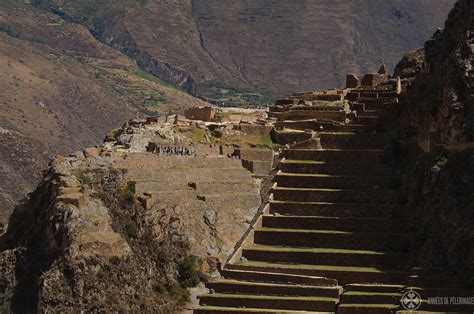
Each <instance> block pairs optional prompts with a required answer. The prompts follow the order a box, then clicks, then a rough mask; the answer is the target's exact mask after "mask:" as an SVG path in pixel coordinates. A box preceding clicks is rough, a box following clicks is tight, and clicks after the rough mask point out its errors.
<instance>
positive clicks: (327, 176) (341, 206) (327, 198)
mask: <svg viewBox="0 0 474 314" xmlns="http://www.w3.org/2000/svg"><path fill="white" fill-rule="evenodd" d="M374 93H379V92H377V91H375V92H374ZM372 94H373V93H372ZM372 94H371V93H370V92H364V93H363V96H364V97H367V98H364V99H362V98H361V97H360V95H359V96H358V98H357V99H356V100H357V104H359V105H357V106H358V107H357V110H358V112H357V113H358V114H357V120H356V121H354V122H353V124H349V125H339V126H337V128H336V130H332V131H325V132H323V133H320V134H319V135H320V139H321V146H322V148H323V149H322V150H316V149H308V148H306V149H302V148H299V149H295V148H293V149H291V148H290V149H287V150H286V151H284V152H283V153H282V157H283V158H282V160H281V162H280V164H279V171H278V173H277V174H276V176H275V183H274V186H273V189H272V195H271V197H270V200H269V203H268V205H267V207H266V209H265V211H264V213H263V215H262V216H261V217H260V218H259V219H258V220H257V222H256V224H255V225H254V226H253V229H252V230H251V232H250V233H249V234H248V236H247V238H246V240H245V241H244V242H243V244H242V246H241V247H240V248H239V249H238V250H237V252H236V253H235V254H234V256H233V257H232V259H230V261H229V262H228V263H226V264H225V265H224V266H223V270H222V273H221V274H222V279H220V280H218V281H216V282H211V283H209V284H208V285H207V287H208V288H209V289H210V293H209V294H207V295H203V296H200V297H199V301H200V306H199V307H198V308H196V309H195V310H194V312H195V313H289V312H290V313H299V312H305V313H350V314H353V313H355V314H357V313H376V314H378V313H395V312H396V311H398V310H400V309H401V307H400V298H401V296H402V293H403V292H404V291H406V290H407V286H408V285H409V283H410V280H409V278H411V277H410V275H411V273H410V269H408V268H407V266H408V264H409V262H408V260H409V257H408V253H409V238H408V235H409V232H408V231H409V230H408V227H407V221H406V219H405V217H404V216H403V214H402V210H401V209H402V206H403V196H402V195H401V192H400V183H399V179H398V178H397V173H396V169H394V167H393V166H392V163H391V160H390V159H391V158H390V155H389V154H388V153H387V151H389V150H388V149H387V148H388V146H389V143H390V140H389V138H388V136H387V135H386V134H384V133H376V132H373V130H374V126H375V125H376V123H377V121H376V120H377V117H378V114H379V113H380V111H381V109H382V108H383V107H384V106H388V105H392V104H393V102H394V101H396V99H395V100H394V99H393V98H387V97H382V98H379V99H377V98H374V97H370V96H371V95H372ZM372 96H373V95H372ZM377 97H378V95H377ZM367 99H368V101H366V100H367ZM362 101H365V102H362ZM311 124H312V125H313V126H315V127H318V123H317V122H315V121H304V120H299V119H298V120H290V121H281V122H280V125H284V126H285V127H286V128H289V127H295V129H293V130H292V129H288V130H286V132H292V131H295V133H296V132H298V131H300V130H299V129H300V128H301V129H307V127H308V126H309V125H311ZM420 289H421V288H420Z"/></svg>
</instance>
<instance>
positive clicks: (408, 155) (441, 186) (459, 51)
mask: <svg viewBox="0 0 474 314" xmlns="http://www.w3.org/2000/svg"><path fill="white" fill-rule="evenodd" d="M415 55H418V57H414V54H413V53H412V54H410V55H409V56H408V57H407V58H404V60H402V62H401V63H400V64H399V65H398V66H397V72H399V73H414V72H417V74H416V75H415V77H414V81H413V83H412V85H411V86H410V88H409V90H408V93H407V95H406V99H405V100H404V101H402V102H401V107H400V108H399V112H398V115H397V114H396V113H394V115H393V116H392V121H393V122H394V129H396V127H397V126H398V127H399V134H398V136H399V137H400V138H401V140H402V141H401V142H402V145H401V147H400V148H401V149H400V151H399V152H400V153H401V157H402V158H401V161H402V165H403V166H404V168H405V181H406V184H405V185H406V186H407V187H408V190H407V194H408V202H409V203H408V208H409V209H410V218H411V220H412V224H413V227H414V230H416V232H415V235H414V237H413V247H414V248H415V249H414V250H413V258H414V260H415V262H416V263H419V265H421V266H424V267H431V268H441V269H444V272H445V273H449V274H454V275H455V276H457V277H458V279H459V280H461V281H463V282H464V284H466V285H469V286H470V287H471V289H472V287H473V286H474V263H473V260H474V247H473V245H472V243H474V241H473V240H474V234H473V232H472V226H473V224H474V211H473V208H474V142H473V141H474V71H473V66H474V2H473V1H471V0H460V1H458V3H457V4H456V7H455V8H454V9H453V10H452V11H451V13H450V14H449V17H448V19H447V21H446V24H445V29H444V30H443V31H439V32H436V34H435V35H434V36H433V37H432V38H431V39H430V40H429V41H427V42H426V43H425V45H424V49H423V50H419V51H418V53H417V54H415ZM415 59H418V60H419V61H418V62H406V61H407V60H412V61H413V60H415ZM423 59H424V60H425V63H423V61H422V60H423ZM420 61H421V62H420ZM410 68H411V69H410ZM414 68H415V69H414ZM416 68H417V69H416ZM414 70H415V71H414ZM394 117H397V119H393V118H394Z"/></svg>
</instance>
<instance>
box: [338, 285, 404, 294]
mask: <svg viewBox="0 0 474 314" xmlns="http://www.w3.org/2000/svg"><path fill="white" fill-rule="evenodd" d="M404 287H405V286H402V285H383V284H358V283H351V284H348V285H345V286H344V290H346V291H366V292H384V293H400V292H401V291H402V289H403V288H404Z"/></svg>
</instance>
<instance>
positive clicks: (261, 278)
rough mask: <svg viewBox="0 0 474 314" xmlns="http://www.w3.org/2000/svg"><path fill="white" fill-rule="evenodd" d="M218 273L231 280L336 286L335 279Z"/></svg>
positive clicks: (267, 273)
mask: <svg viewBox="0 0 474 314" xmlns="http://www.w3.org/2000/svg"><path fill="white" fill-rule="evenodd" d="M219 272H220V275H221V276H222V277H223V278H225V279H232V280H244V281H254V282H267V283H280V284H295V285H304V286H325V287H335V286H337V281H336V280H335V279H328V278H323V277H314V276H299V275H292V274H280V273H269V272H258V271H244V270H228V269H221V270H220V271H219Z"/></svg>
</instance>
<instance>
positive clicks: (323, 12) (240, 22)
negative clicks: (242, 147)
mask: <svg viewBox="0 0 474 314" xmlns="http://www.w3.org/2000/svg"><path fill="white" fill-rule="evenodd" d="M37 2H38V4H39V5H42V6H43V7H47V8H49V9H50V10H52V11H53V12H56V13H57V14H59V15H62V16H66V17H68V18H70V19H72V20H74V21H77V22H80V23H83V24H84V25H87V27H88V28H89V29H91V30H92V32H93V33H94V35H95V36H96V37H97V38H99V39H100V40H101V41H103V42H105V43H107V44H109V45H111V46H113V47H116V48H118V49H120V50H122V51H123V52H125V53H126V54H128V55H129V56H131V57H133V58H135V59H137V60H138V62H139V64H141V66H142V67H144V68H147V69H148V70H149V71H150V72H151V73H154V74H156V75H159V76H160V77H161V78H163V79H165V80H167V81H170V82H173V83H176V84H180V85H181V86H183V88H184V89H186V90H188V91H190V92H194V93H197V94H200V95H202V94H204V95H206V96H208V97H212V98H215V99H216V100H223V101H225V96H226V92H227V94H228V90H230V91H233V89H237V91H244V92H247V93H249V92H251V91H259V92H261V93H263V94H264V95H266V96H269V97H279V96H282V95H286V94H288V93H290V92H293V91H295V90H305V89H313V88H323V87H333V86H335V85H337V86H341V85H342V83H343V80H344V75H345V73H346V72H348V71H349V72H350V71H353V72H365V71H367V70H374V68H375V66H378V65H379V64H380V63H383V62H385V63H387V64H388V65H389V66H390V67H392V66H394V64H395V62H396V61H397V60H398V59H400V58H401V57H402V55H403V54H404V53H405V52H406V51H407V50H411V49H414V48H416V47H419V46H421V45H422V43H423V42H424V41H425V40H426V39H427V38H428V37H429V36H430V35H431V34H432V33H433V32H434V30H435V29H436V27H438V26H442V23H443V21H444V19H445V17H446V15H447V13H448V11H449V10H450V9H451V7H452V6H453V4H454V0H440V1H430V0H420V1H403V0H394V1H369V0H358V1H349V0H343V1H337V2H334V1H327V0H318V1H309V0H297V1H274V0H258V1H257V0H248V1H231V2H229V1H217V0H170V1H157V0H149V1H129V0H119V1H113V2H111V1H100V2H99V1H93V2H91V1H70V0H38V1H37ZM222 89H224V90H222ZM254 97H257V96H255V95H254ZM254 100H255V101H263V102H264V101H265V99H264V98H262V97H260V98H259V97H257V98H256V99H254Z"/></svg>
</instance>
